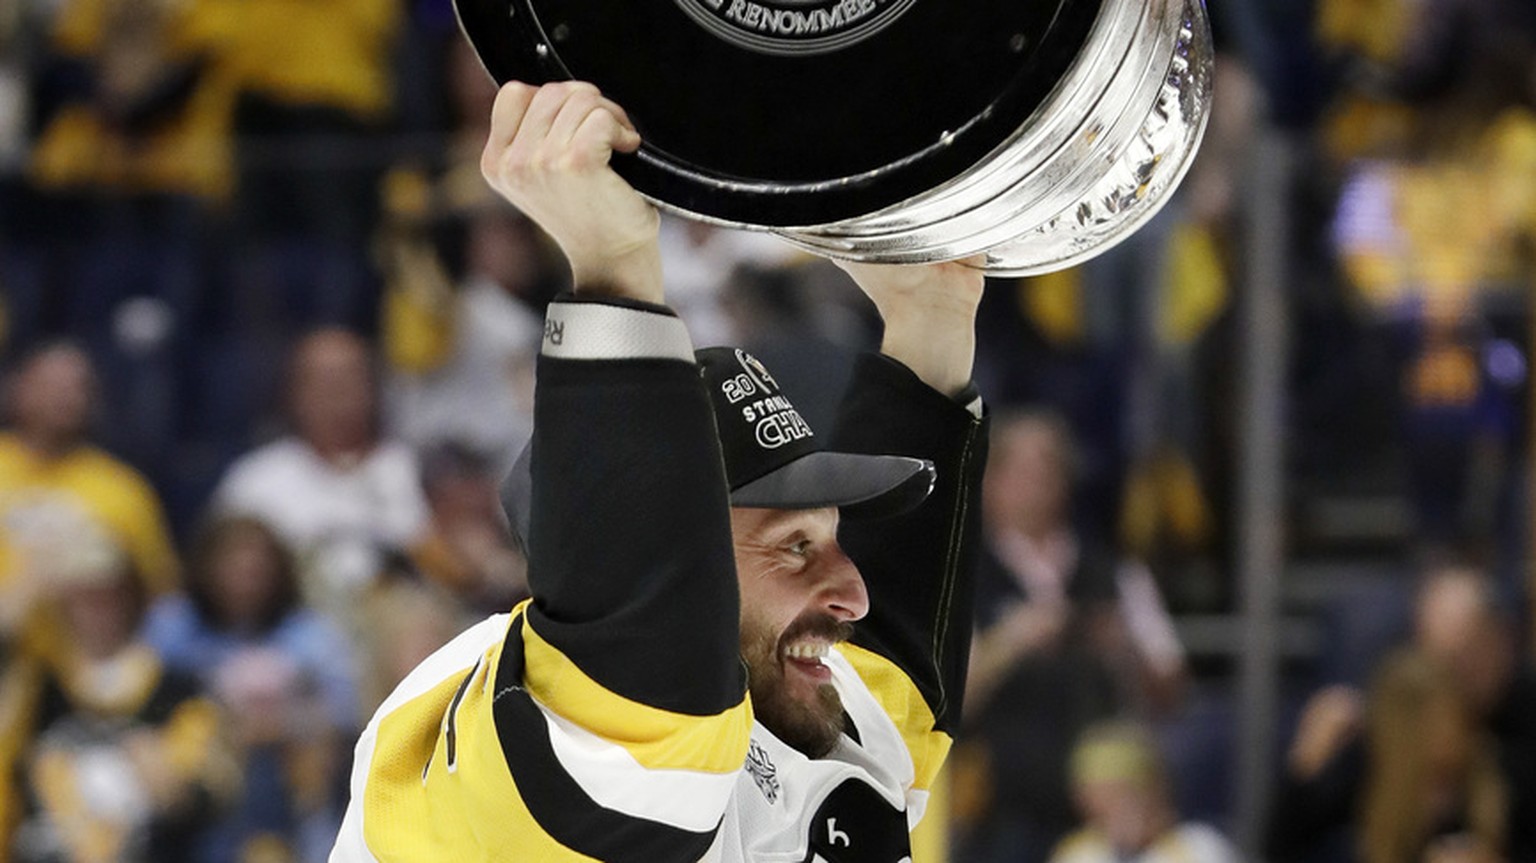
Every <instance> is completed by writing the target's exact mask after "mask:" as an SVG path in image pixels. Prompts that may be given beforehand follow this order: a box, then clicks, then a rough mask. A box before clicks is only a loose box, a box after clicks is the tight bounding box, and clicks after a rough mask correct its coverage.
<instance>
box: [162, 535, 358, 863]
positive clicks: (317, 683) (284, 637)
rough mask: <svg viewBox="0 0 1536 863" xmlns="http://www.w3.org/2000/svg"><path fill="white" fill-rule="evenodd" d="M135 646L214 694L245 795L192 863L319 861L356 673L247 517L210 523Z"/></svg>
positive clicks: (331, 831) (353, 708)
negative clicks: (259, 853) (255, 857)
mask: <svg viewBox="0 0 1536 863" xmlns="http://www.w3.org/2000/svg"><path fill="white" fill-rule="evenodd" d="M145 638H146V640H147V641H148V642H149V643H150V644H151V645H153V646H154V647H155V648H156V649H158V650H159V651H160V653H161V655H162V656H163V657H164V658H165V661H166V663H167V664H168V665H169V666H171V667H172V668H176V669H178V670H181V671H185V672H188V673H190V674H194V675H196V676H197V677H198V678H199V679H200V680H201V681H202V683H203V684H204V685H205V686H206V687H208V689H209V690H210V691H212V693H213V694H214V695H215V696H216V697H217V698H218V700H219V701H220V703H221V704H222V705H223V706H224V707H225V709H226V714H227V716H228V717H229V719H230V722H229V728H230V730H231V733H232V736H233V738H234V742H235V743H236V744H237V745H238V747H239V748H238V752H239V753H240V759H241V762H242V767H243V774H244V791H243V794H242V796H241V797H240V799H239V801H238V803H237V806H236V808H235V810H234V811H233V812H232V813H230V814H229V815H228V816H226V817H225V818H224V819H223V820H222V821H221V822H220V824H219V826H218V827H217V828H216V829H215V832H214V835H213V836H212V837H211V838H210V841H209V843H208V844H207V845H206V846H205V847H204V848H203V849H202V851H201V853H200V854H199V857H198V860H199V861H206V863H226V861H228V863H234V861H238V860H248V859H251V857H250V856H248V855H249V854H251V853H253V849H256V848H262V847H281V848H283V849H285V850H286V852H287V853H288V854H289V855H290V856H291V857H292V858H294V859H297V860H311V861H318V860H322V859H324V857H325V855H326V852H328V851H329V848H330V844H331V841H332V840H333V839H334V837H335V833H336V830H337V829H338V828H339V827H340V810H339V807H338V806H337V805H336V803H337V800H336V796H335V791H336V789H337V787H338V786H337V783H338V782H339V781H341V780H342V777H343V776H344V772H345V765H346V763H347V758H346V754H347V747H348V745H349V744H350V742H351V739H352V737H353V735H355V734H356V731H357V729H358V727H359V726H360V722H359V719H358V717H359V713H358V711H359V708H360V705H359V702H358V690H357V680H356V669H355V666H354V661H353V651H352V648H351V645H350V644H349V643H348V642H347V640H346V638H345V637H344V636H343V635H342V633H341V631H340V630H339V629H338V628H337V627H336V626H335V625H334V624H332V623H331V622H330V621H328V620H326V619H325V618H324V617H322V616H320V615H319V614H318V613H316V612H314V611H311V610H309V609H307V608H304V607H303V606H302V605H300V604H299V590H298V573H297V572H296V571H295V565H294V562H293V558H292V556H291V555H290V554H289V553H288V550H287V549H286V548H284V547H283V545H282V543H281V541H280V540H279V539H278V538H277V536H276V535H275V534H274V533H273V532H272V531H271V529H270V528H268V527H267V526H266V525H265V524H263V523H262V522H260V521H257V520H256V519H252V518H242V517H235V518H226V519H222V520H218V521H215V522H213V523H212V524H210V525H208V526H207V527H206V528H205V529H204V530H203V531H202V533H201V535H200V536H199V537H198V540H197V542H196V544H195V545H194V548H193V551H192V554H191V556H190V558H189V560H188V565H187V590H186V594H185V595H182V596H172V597H167V598H165V599H163V600H161V601H160V602H159V603H158V604H156V605H155V606H154V607H153V608H152V609H151V611H150V615H149V618H148V621H147V622H146V624H145Z"/></svg>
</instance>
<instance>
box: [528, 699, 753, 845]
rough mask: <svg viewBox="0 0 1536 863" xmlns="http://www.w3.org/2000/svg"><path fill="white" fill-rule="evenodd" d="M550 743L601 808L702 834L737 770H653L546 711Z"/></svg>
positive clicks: (716, 818)
mask: <svg viewBox="0 0 1536 863" xmlns="http://www.w3.org/2000/svg"><path fill="white" fill-rule="evenodd" d="M534 703H535V704H537V705H538V707H539V710H540V712H542V713H543V714H544V719H545V721H546V722H548V723H549V741H550V745H551V748H552V749H554V752H555V757H556V758H557V759H559V761H560V765H561V766H562V767H564V768H565V772H566V774H567V775H569V776H570V777H571V778H572V779H574V780H575V781H576V784H577V785H579V786H581V790H582V791H585V792H586V793H587V796H589V797H591V798H592V800H593V801H594V802H595V803H597V804H598V805H599V806H602V807H603V808H604V809H609V810H612V811H614V812H619V813H622V814H624V815H629V816H631V817H634V818H644V819H647V820H650V821H658V822H661V823H663V824H669V825H671V826H673V827H677V828H679V829H682V830H690V831H693V832H695V833H704V832H708V831H710V830H713V829H715V827H716V825H718V824H719V823H720V818H721V816H722V815H724V814H725V807H726V806H727V805H728V804H729V803H730V800H731V795H732V792H733V791H734V789H735V787H736V780H737V775H738V774H737V772H735V771H732V772H730V773H705V772H702V771H697V770H653V769H651V768H648V767H645V766H642V765H641V764H640V763H639V762H637V761H635V759H634V756H632V755H630V754H629V752H628V751H627V750H626V749H624V747H622V746H619V745H618V744H615V743H610V742H608V741H607V740H604V739H603V738H601V737H598V736H597V735H595V734H593V733H592V732H590V731H587V730H586V729H584V728H582V727H581V726H579V725H576V724H575V723H573V722H571V721H569V720H567V719H564V718H563V717H561V716H559V715H557V714H555V713H554V711H552V710H550V709H549V708H548V707H546V706H544V705H543V704H540V703H539V702H538V700H537V699H535V700H534Z"/></svg>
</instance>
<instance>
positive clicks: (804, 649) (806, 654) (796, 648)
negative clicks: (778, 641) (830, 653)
mask: <svg viewBox="0 0 1536 863" xmlns="http://www.w3.org/2000/svg"><path fill="white" fill-rule="evenodd" d="M784 655H785V656H787V657H789V658H790V659H821V658H823V657H825V656H826V655H827V643H826V642H824V641H802V642H799V643H798V644H791V645H790V646H788V647H786V648H784Z"/></svg>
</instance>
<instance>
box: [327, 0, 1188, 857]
mask: <svg viewBox="0 0 1536 863" xmlns="http://www.w3.org/2000/svg"><path fill="white" fill-rule="evenodd" d="M458 2H459V13H460V16H461V19H462V21H463V23H464V27H465V30H466V32H467V33H468V34H469V36H470V38H471V40H472V41H473V42H474V44H475V47H476V49H477V50H478V51H479V53H480V55H481V58H482V59H483V60H484V61H485V64H486V66H487V68H488V69H489V70H490V71H491V73H492V74H493V75H494V76H495V77H496V78H497V79H498V80H500V81H501V82H503V86H502V87H501V90H500V92H499V93H498V95H497V98H496V102H495V106H494V108H493V116H492V123H491V131H490V135H489V139H488V141H487V143H486V148H485V152H484V156H483V159H482V169H483V173H484V174H485V176H486V178H487V180H488V181H489V182H490V184H491V185H492V186H493V187H494V188H495V190H496V191H497V192H498V193H499V194H501V195H502V196H503V197H505V198H506V199H507V200H509V201H511V202H512V203H513V204H514V205H516V206H517V207H518V208H520V209H521V210H522V211H523V212H524V213H526V214H527V215H528V216H529V217H530V218H531V219H532V220H533V221H534V222H536V223H537V224H538V225H539V226H540V227H542V228H543V229H544V230H545V231H546V232H547V233H548V234H549V235H550V236H551V237H552V238H553V239H554V240H555V241H556V242H557V243H558V244H559V246H560V248H561V249H562V251H563V252H564V253H565V255H566V257H567V258H568V260H569V262H570V265H571V270H572V273H573V275H574V285H575V287H574V290H573V292H572V293H571V294H570V295H567V296H564V297H562V298H560V299H557V300H556V301H555V302H553V303H551V304H550V307H549V312H548V315H547V319H546V323H545V330H544V339H543V343H542V347H541V352H540V356H539V359H538V368H537V384H536V391H535V406H534V431H533V438H532V441H531V442H530V443H529V445H528V446H527V448H526V449H525V450H524V451H523V452H522V454H521V455H520V456H519V457H518V458H516V460H515V464H514V467H513V469H512V473H511V475H510V476H509V477H508V478H507V480H506V481H505V483H504V485H503V489H502V505H503V508H504V509H505V511H506V514H507V517H508V523H509V525H510V526H511V529H512V531H513V532H514V534H515V536H516V538H517V539H518V540H519V542H520V543H521V545H522V547H523V548H524V550H525V551H526V553H527V558H528V583H529V588H530V590H531V592H532V598H531V599H529V600H527V601H524V602H522V603H520V604H518V605H516V606H515V607H513V608H511V609H509V610H508V611H507V612H506V613H502V614H498V615H493V616H492V617H490V618H488V619H486V620H485V621H483V622H481V623H479V624H477V625H475V626H473V627H471V628H470V629H468V630H466V631H465V632H463V633H462V634H460V635H459V636H458V637H457V638H455V639H454V640H452V641H451V642H449V643H448V644H447V645H446V646H444V647H443V648H442V649H440V650H439V651H438V652H436V653H435V654H433V655H432V656H431V657H429V658H428V659H426V660H425V661H424V662H423V663H422V664H421V665H420V666H418V667H417V668H416V670H414V671H413V672H412V673H411V674H410V675H409V676H408V677H407V678H406V679H405V680H404V681H403V682H402V683H401V684H400V685H399V687H398V688H397V689H396V690H395V691H394V692H393V693H392V694H391V695H390V696H389V698H388V699H386V701H385V702H384V704H383V705H382V706H381V707H380V708H379V710H378V712H377V713H376V714H375V715H374V717H373V719H372V720H371V721H370V722H369V724H368V727H367V728H366V729H365V730H364V732H363V734H362V736H361V738H360V740H359V741H358V744H357V747H356V757H355V762H354V766H353V773H352V782H351V792H352V799H351V803H350V805H349V806H348V809H347V813H346V816H345V818H344V821H343V824H342V827H341V830H340V833H339V835H338V837H337V841H336V845H335V849H334V850H333V852H332V855H331V860H332V861H333V863H353V861H356V863H374V861H390V863H417V861H420V863H427V861H442V860H497V861H500V860H506V861H592V860H600V861H622V863H629V861H634V863H655V861H696V860H705V861H729V863H737V861H740V863H746V861H768V860H780V861H786V860H798V861H806V863H911V858H912V849H911V839H910V831H911V829H912V828H913V827H914V826H916V825H917V824H918V823H919V821H921V819H922V817H923V814H924V812H925V810H926V809H927V807H928V800H929V794H930V791H931V789H932V787H933V784H934V782H935V779H936V777H937V775H938V772H939V769H940V767H941V766H942V764H943V762H944V760H945V757H946V755H947V754H948V751H949V748H950V744H951V742H952V740H953V735H954V734H955V731H956V729H957V728H958V727H959V722H960V714H961V709H962V707H963V705H962V695H963V692H964V688H965V687H964V683H965V678H966V670H967V669H966V664H967V660H968V657H969V652H970V633H971V626H970V610H971V607H972V604H973V599H974V568H975V567H974V564H975V560H976V555H977V551H978V547H979V544H980V540H979V536H980V524H979V514H980V510H981V507H980V499H979V498H980V485H981V477H982V472H983V468H984V466H985V461H986V450H987V425H988V418H987V412H986V409H985V406H984V403H983V401H982V398H981V394H980V393H979V392H978V391H977V389H976V387H975V386H974V384H973V383H972V381H971V375H972V364H973V360H974V349H975V348H974V346H975V337H974V329H975V318H976V310H977V307H978V306H979V304H980V301H981V295H982V285H983V280H984V277H985V275H986V274H987V273H1031V272H1040V271H1045V270H1049V269H1053V268H1057V267H1062V266H1067V265H1070V264H1072V263H1075V262H1078V261H1081V260H1084V259H1086V258H1087V257H1090V256H1092V255H1093V254H1095V253H1096V252H1098V251H1102V250H1103V249H1105V248H1107V247H1108V246H1110V245H1112V244H1113V243H1114V242H1116V241H1118V240H1120V239H1123V238H1124V237H1125V236H1126V235H1128V234H1129V233H1130V232H1132V231H1134V230H1135V228H1136V227H1137V226H1138V225H1139V224H1141V223H1142V222H1144V221H1145V220H1146V219H1147V218H1148V217H1150V216H1151V215H1152V213H1153V212H1155V211H1156V209H1157V207H1158V206H1159V205H1160V204H1161V203H1162V202H1163V201H1164V200H1166V198H1167V196H1168V194H1169V193H1170V192H1171V190H1172V189H1173V187H1174V186H1175V185H1176V184H1177V182H1178V180H1179V179H1180V177H1181V176H1182V174H1183V172H1184V169H1185V168H1186V167H1187V164H1188V161H1189V158H1190V156H1191V155H1192V154H1193V152H1194V150H1195V147H1196V144H1197V142H1198V139H1199V136H1200V132H1201V129H1202V127H1203V123H1204V116H1205V110H1206V103H1207V96H1208V93H1207V90H1208V85H1209V76H1210V57H1209V54H1210V44H1209V34H1208V30H1207V27H1206V24H1205V20H1204V13H1203V9H1202V8H1201V7H1200V6H1198V5H1186V4H1185V3H1183V2H1178V0H1098V2H1089V0H1038V2H1036V0H612V2H600V0H458ZM621 106H622V107H621ZM658 207H660V208H663V209H668V210H673V211H676V212H679V213H682V214H684V215H687V216H690V217H693V218H698V219H704V220H708V221H711V222H717V223H724V224H731V225H737V226H742V227H748V228H753V229H758V230H764V231H772V232H773V233H776V234H778V235H779V236H782V237H784V238H785V239H787V240H789V241H790V242H792V243H795V244H797V245H799V246H801V247H804V248H806V249H809V250H811V251H813V252H816V253H819V254H822V255H825V256H827V257H830V258H833V259H834V260H836V261H837V262H838V263H839V264H840V265H841V266H842V267H843V268H844V269H845V270H846V271H847V272H848V273H849V274H850V275H851V276H852V278H853V280H854V281H855V282H856V283H857V284H858V286H859V287H860V288H861V289H862V290H863V291H864V292H865V294H867V295H868V296H869V297H870V299H871V300H872V301H873V302H874V305H875V307H876V309H877V310H878V312H879V314H880V316H881V318H882V321H883V323H884V332H883V336H882V341H881V344H880V350H879V352H878V353H872V354H868V355H866V356H863V357H860V358H859V360H858V361H857V362H856V364H855V366H854V369H853V371H852V374H851V380H850V383H849V385H848V390H847V395H846V396H845V397H844V400H843V404H842V406H841V408H840V409H839V412H838V416H837V420H836V422H835V424H834V427H833V428H832V429H830V431H829V430H827V429H813V428H811V426H810V425H809V424H808V423H806V421H805V420H804V418H803V417H801V416H800V414H799V412H798V411H797V410H796V409H795V406H794V404H793V403H792V401H791V400H790V396H789V394H787V393H785V392H783V391H781V390H780V388H779V386H778V382H777V380H776V379H775V377H774V375H773V373H772V372H771V370H769V369H768V368H767V367H766V366H765V365H764V364H763V363H762V362H761V361H759V360H758V359H757V358H755V357H753V356H751V355H750V354H748V353H747V352H746V351H743V350H741V349H738V348H729V347H726V348H706V349H703V350H697V351H695V350H694V346H693V344H692V342H691V338H690V336H689V334H688V331H687V327H686V325H685V324H684V323H683V322H682V320H681V319H679V318H678V317H677V316H676V315H675V314H673V312H672V311H671V310H670V309H669V308H668V307H667V305H666V283H665V276H664V273H663V271H662V265H661V257H660V253H659V250H658V245H657V233H658V220H659V215H658V209H657V208H658ZM901 264H906V265H915V266H897V265H901Z"/></svg>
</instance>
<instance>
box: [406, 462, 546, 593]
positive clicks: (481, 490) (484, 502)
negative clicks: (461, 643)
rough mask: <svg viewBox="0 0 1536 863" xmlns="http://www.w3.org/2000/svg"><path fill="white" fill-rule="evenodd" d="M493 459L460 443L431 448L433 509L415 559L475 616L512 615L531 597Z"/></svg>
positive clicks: (428, 468) (427, 484)
mask: <svg viewBox="0 0 1536 863" xmlns="http://www.w3.org/2000/svg"><path fill="white" fill-rule="evenodd" d="M497 476H498V474H497V472H496V471H494V470H493V468H492V461H491V460H490V459H488V458H486V457H484V456H481V455H479V454H477V453H476V452H475V451H474V450H471V449H470V448H468V447H465V446H463V445H462V444H457V443H445V444H439V445H438V446H436V447H434V448H432V449H431V450H428V451H427V452H426V453H425V454H424V455H423V456H422V460H421V484H422V488H423V489H425V491H426V495H427V505H428V506H429V507H430V508H431V511H432V523H431V528H430V529H429V531H428V533H427V536H426V538H425V539H424V540H422V541H421V542H420V543H418V544H417V545H416V547H415V548H413V549H412V550H411V560H412V562H413V563H414V564H415V565H416V568H417V569H418V570H419V571H420V572H421V573H422V575H423V576H425V577H426V579H427V581H428V582H430V583H432V584H434V585H436V586H438V587H440V588H442V589H444V590H446V591H447V592H448V593H450V594H451V595H452V596H454V597H455V598H456V599H457V600H458V601H459V603H460V604H461V605H462V606H463V607H464V608H465V609H466V610H467V611H469V612H470V613H471V614H472V615H475V614H481V615H484V614H494V613H497V612H502V611H507V610H508V609H510V608H511V607H512V606H513V605H515V604H516V603H517V602H518V601H519V600H522V599H524V598H525V597H527V596H528V580H527V578H528V575H527V563H526V561H524V560H523V556H522V555H521V554H519V553H518V551H517V549H516V548H515V547H514V546H513V544H512V539H511V537H510V536H509V535H508V532H507V528H506V521H505V516H503V515H502V512H501V503H500V501H499V500H498V498H497V494H496V488H497Z"/></svg>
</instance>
